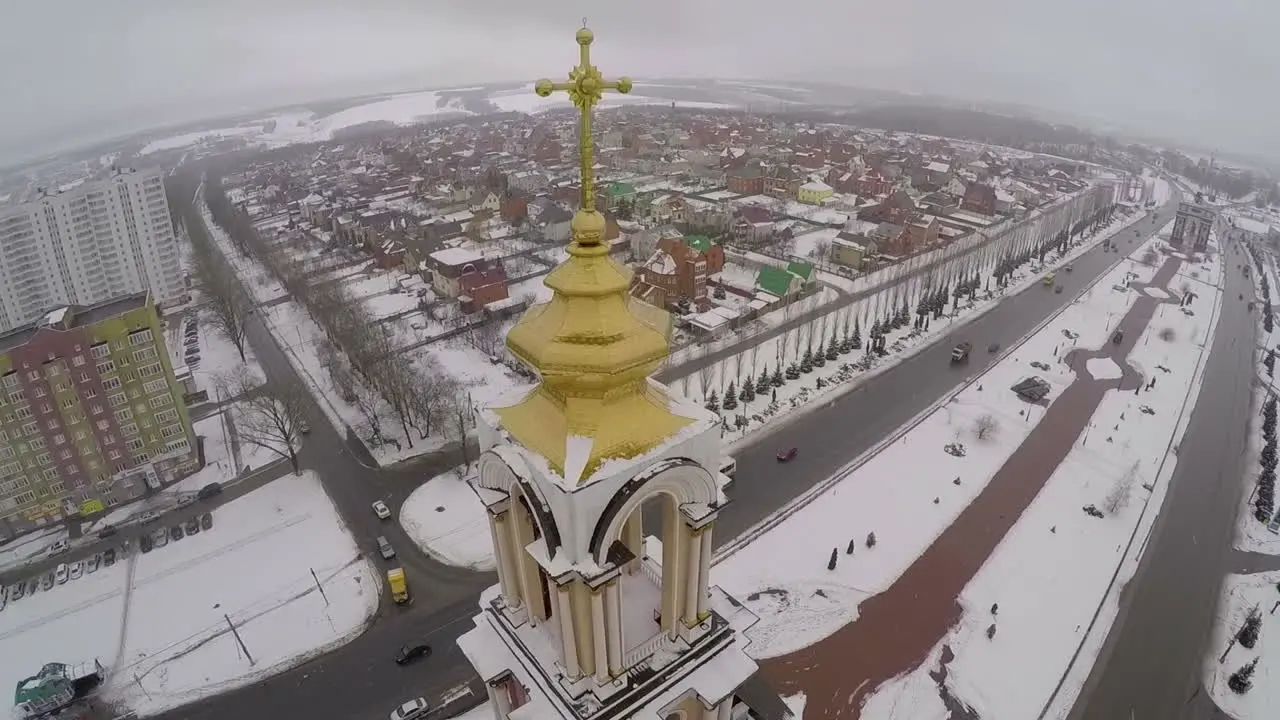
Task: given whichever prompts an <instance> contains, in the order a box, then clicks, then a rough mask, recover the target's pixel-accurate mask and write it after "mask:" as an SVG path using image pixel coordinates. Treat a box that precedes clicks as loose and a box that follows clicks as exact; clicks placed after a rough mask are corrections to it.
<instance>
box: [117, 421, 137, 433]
mask: <svg viewBox="0 0 1280 720" xmlns="http://www.w3.org/2000/svg"><path fill="white" fill-rule="evenodd" d="M120 434H122V435H130V436H132V435H137V434H138V426H137V425H136V424H134V423H128V424H127V425H122V426H120Z"/></svg>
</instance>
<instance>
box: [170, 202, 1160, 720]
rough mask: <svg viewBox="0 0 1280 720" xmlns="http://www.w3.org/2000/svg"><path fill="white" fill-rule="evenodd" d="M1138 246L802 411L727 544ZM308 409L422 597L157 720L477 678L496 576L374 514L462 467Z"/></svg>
mask: <svg viewBox="0 0 1280 720" xmlns="http://www.w3.org/2000/svg"><path fill="white" fill-rule="evenodd" d="M1172 213H1173V210H1172V206H1167V207H1165V208H1162V209H1161V213H1160V220H1159V221H1157V222H1155V223H1152V222H1151V221H1149V220H1141V221H1139V224H1138V225H1137V226H1136V227H1138V228H1140V229H1141V231H1142V237H1143V238H1145V237H1146V236H1148V235H1150V234H1151V233H1152V232H1154V231H1155V230H1157V229H1159V228H1160V227H1162V226H1163V225H1164V223H1165V222H1167V221H1168V220H1171V219H1172ZM1138 240H1139V237H1137V236H1135V235H1133V233H1132V231H1127V232H1125V233H1121V234H1120V235H1118V236H1117V241H1118V243H1119V245H1120V248H1121V252H1120V253H1118V254H1117V253H1103V252H1101V249H1100V248H1098V249H1095V250H1092V251H1090V252H1089V253H1087V254H1085V255H1084V256H1082V257H1080V258H1079V259H1078V260H1076V261H1075V262H1074V263H1073V266H1074V272H1072V273H1061V274H1059V276H1058V277H1059V278H1060V282H1061V284H1062V285H1063V286H1064V291H1063V293H1062V294H1054V293H1052V292H1049V291H1047V290H1046V289H1044V288H1042V287H1040V286H1038V285H1037V286H1033V287H1032V288H1030V289H1028V290H1026V291H1024V292H1023V293H1022V294H1021V295H1020V296H1018V298H1017V299H1016V300H1010V301H1008V302H1003V303H1001V304H1000V305H998V306H997V307H995V308H993V309H992V310H990V311H989V312H988V313H986V314H985V315H984V316H982V317H981V318H979V319H977V320H975V321H973V322H971V323H969V324H967V325H965V326H963V327H962V328H960V329H958V330H957V331H956V332H954V333H951V334H948V335H946V336H944V337H942V338H940V339H939V340H938V342H937V343H936V344H935V345H933V346H932V347H930V348H928V349H926V350H923V351H921V352H920V353H919V354H917V355H916V356H914V357H913V358H911V359H909V360H907V361H905V362H903V363H901V364H899V365H897V366H895V367H894V368H892V369H890V370H888V371H886V372H885V373H883V374H881V375H880V376H879V377H877V378H876V379H875V380H874V381H872V382H869V383H867V384H865V385H863V386H861V387H860V388H858V389H856V390H854V391H853V392H850V393H848V394H846V395H843V396H841V397H840V398H838V399H835V400H832V401H829V402H828V403H826V404H825V405H823V406H820V407H818V408H815V409H813V410H812V411H810V412H806V413H803V414H798V415H796V416H794V417H793V418H792V419H791V420H790V421H789V422H784V423H782V424H780V426H778V427H777V429H776V430H773V431H772V432H768V433H767V434H766V437H767V438H768V439H767V440H765V441H764V442H755V443H753V444H752V445H750V446H748V447H745V448H743V449H742V450H741V451H740V452H739V453H738V471H737V477H736V479H735V484H734V487H733V488H732V490H731V491H730V492H731V499H732V502H731V503H730V504H729V505H728V506H727V507H726V508H725V510H724V511H723V513H722V514H721V517H720V520H719V521H718V523H717V535H718V540H719V542H721V543H723V542H725V541H726V540H729V539H732V538H733V537H734V536H736V535H737V534H739V533H740V532H741V531H742V530H745V529H746V528H748V527H750V526H751V525H753V524H755V523H756V522H758V521H759V520H761V519H763V518H764V517H766V516H767V515H768V514H770V513H771V512H773V511H774V510H776V509H777V508H779V507H781V506H782V505H784V504H786V503H787V502H788V501H790V500H791V499H792V498H794V497H795V496H797V495H799V494H800V493H802V492H804V491H805V490H807V489H809V488H810V487H812V486H814V485H816V484H817V483H819V482H821V481H822V480H824V479H826V478H827V477H829V476H830V475H831V474H832V473H834V472H835V471H836V470H838V469H839V468H840V467H841V466H843V465H844V464H845V463H847V462H848V461H849V460H850V459H852V458H853V457H856V456H857V455H859V454H861V453H862V452H863V451H864V450H866V449H868V448H870V447H872V446H873V445H874V444H875V443H876V442H878V441H879V440H880V439H881V438H882V437H884V436H885V435H886V434H888V433H890V432H892V431H893V430H894V429H895V428H897V427H898V426H899V425H901V424H903V423H904V422H906V421H907V420H909V419H910V418H911V417H913V416H914V415H916V414H917V413H919V412H920V411H921V410H923V409H924V408H926V407H928V406H929V405H931V404H933V403H934V402H935V401H937V400H938V399H939V398H941V397H943V396H944V395H946V394H948V393H950V392H952V391H953V390H954V389H955V388H956V387H957V386H958V385H960V384H961V383H963V382H964V381H965V379H966V378H967V377H968V376H970V375H972V374H975V373H977V372H979V371H980V370H982V369H983V368H984V367H985V366H986V365H987V364H989V363H990V362H991V360H992V359H993V358H992V357H991V356H988V355H986V354H984V353H980V352H975V354H974V355H973V358H972V359H971V361H970V363H969V364H968V365H967V366H965V367H960V368H957V367H952V366H951V364H950V362H949V359H950V353H951V347H952V346H953V345H954V344H955V343H956V342H959V341H960V340H962V339H963V340H971V341H972V342H973V343H974V345H975V347H978V348H985V347H986V346H987V345H989V344H991V343H999V344H1001V345H1002V346H1008V345H1009V344H1011V343H1013V342H1015V341H1016V340H1018V339H1019V338H1021V337H1022V336H1023V335H1025V334H1026V333H1027V332H1029V331H1030V330H1031V329H1032V328H1034V327H1035V326H1036V325H1037V324H1039V323H1040V322H1041V321H1042V320H1043V319H1044V318H1045V317H1047V316H1048V315H1050V314H1051V313H1053V312H1055V311H1057V310H1058V309H1060V308H1061V307H1063V306H1064V305H1066V304H1067V303H1068V302H1069V301H1070V300H1071V298H1072V297H1073V296H1074V295H1075V291H1077V290H1078V289H1079V288H1080V287H1082V286H1083V285H1085V284H1087V283H1088V282H1090V281H1091V280H1093V279H1094V278H1095V277H1097V276H1098V275H1100V274H1102V273H1103V272H1105V271H1106V270H1107V269H1109V268H1110V267H1111V266H1112V265H1114V264H1115V263H1116V262H1118V261H1119V260H1120V259H1121V258H1123V257H1124V256H1125V254H1127V252H1129V251H1130V250H1131V249H1132V247H1134V245H1135V243H1136V242H1137V241H1138ZM249 339H250V342H251V343H252V345H253V348H254V352H255V354H256V355H257V357H258V358H259V360H260V361H261V363H262V364H263V367H264V370H265V371H266V373H267V375H268V376H269V377H279V376H287V375H289V374H292V373H293V369H292V366H290V365H289V364H288V361H287V359H286V358H285V356H284V355H283V353H282V351H281V350H280V348H279V346H278V345H277V344H276V342H275V340H274V338H272V337H271V335H270V333H269V332H267V331H266V329H265V328H264V327H263V326H262V325H261V323H260V322H258V321H257V320H256V319H255V321H254V322H252V323H251V324H250V326H249ZM309 414H310V417H309V418H308V419H309V421H310V424H311V426H312V428H313V431H312V433H311V435H310V437H309V438H308V442H307V445H306V446H305V448H304V451H303V457H302V459H303V465H304V466H305V467H312V468H316V469H318V470H320V471H321V477H322V478H323V482H324V484H325V488H326V490H327V491H328V492H329V494H330V497H332V498H333V500H334V502H335V504H336V505H337V506H338V510H339V513H340V514H341V515H342V517H343V520H344V521H345V522H346V523H347V525H348V527H349V528H350V529H351V530H352V532H353V533H354V534H355V535H356V538H357V540H358V541H359V542H360V544H361V546H362V547H363V548H365V549H366V550H367V551H368V552H370V553H371V555H372V554H373V541H374V538H376V537H377V536H378V535H382V534H385V535H387V536H388V537H389V538H390V539H391V542H392V544H393V545H395V546H396V548H397V550H398V552H400V555H401V558H400V559H401V562H402V564H403V566H404V567H405V569H406V572H407V574H408V575H409V581H410V584H411V589H412V590H413V592H414V594H415V603H414V605H413V606H411V607H409V608H396V607H394V606H390V605H389V602H388V601H386V600H384V608H383V612H382V613H381V615H380V617H379V618H378V620H377V621H376V622H375V623H374V625H373V626H372V627H371V628H370V629H369V630H368V631H367V632H365V633H364V634H363V635H362V636H361V637H359V638H357V639H356V640H354V641H353V642H351V643H349V644H348V645H346V646H344V647H343V648H341V649H339V650H337V651H335V652H332V653H329V654H326V655H324V656H321V657H319V658H317V659H315V660H312V661H310V662H308V663H305V664H303V665H302V666H300V667H298V668H295V669H293V670H290V671H288V672H286V673H283V674H281V675H278V676H275V677H272V678H269V679H267V680H264V681H262V682H259V683H256V684H254V685H252V686H248V687H245V688H241V689H239V690H234V691H231V692H228V693H225V694H222V695H218V696H215V697H212V698H209V699H208V700H205V701H203V702H201V703H199V704H198V705H194V706H191V707H188V708H180V709H178V710H174V711H172V712H169V713H165V714H163V715H161V716H159V717H161V718H164V719H165V720H179V719H183V720H206V719H207V720H212V719H213V718H219V719H220V718H225V717H236V718H240V719H241V720H257V719H258V718H261V719H262V720H274V718H277V717H280V716H281V714H282V713H285V714H287V715H288V716H290V717H294V716H296V717H343V718H349V719H350V720H363V719H364V718H368V719H369V720H374V719H375V718H379V719H380V718H385V717H386V714H387V713H388V712H389V711H390V708H391V707H394V706H395V705H396V704H398V703H399V702H402V701H403V700H404V699H407V698H409V697H414V696H418V695H422V696H425V697H426V698H427V699H428V700H432V701H438V700H439V698H440V697H441V696H442V695H444V694H446V693H447V692H449V691H450V690H451V689H453V688H455V687H457V686H458V685H460V684H465V683H467V682H470V681H474V675H473V674H472V671H471V668H470V666H469V665H468V664H467V663H466V661H465V659H464V658H463V657H462V655H461V653H460V651H458V650H457V647H456V644H455V640H456V638H457V637H458V636H459V635H460V634H462V633H463V632H466V631H467V630H468V629H470V627H471V623H470V622H469V618H470V617H472V616H473V615H474V614H475V613H476V612H477V610H478V608H477V605H476V600H475V598H476V596H477V594H478V591H479V590H480V589H482V588H484V587H487V586H489V585H491V584H493V583H494V582H496V580H495V579H494V576H493V575H491V574H481V573H473V572H468V571H465V570H458V569H454V568H448V567H445V566H442V565H440V564H439V563H435V562H434V561H431V560H430V559H429V558H426V557H424V556H422V555H420V554H418V553H416V552H415V551H413V550H412V549H411V548H412V545H411V544H410V543H409V541H408V538H407V537H405V536H404V535H403V533H402V532H400V530H399V528H398V526H396V525H395V523H390V522H387V523H384V522H379V521H378V520H377V519H376V518H375V516H374V515H373V513H372V511H371V510H370V509H369V504H370V503H371V502H372V501H373V500H375V499H379V498H381V499H384V500H386V501H387V502H388V504H389V505H390V506H392V507H396V508H398V507H399V505H400V503H401V502H402V501H403V499H404V497H406V496H407V495H408V494H409V492H411V491H412V490H413V489H414V488H415V487H417V485H418V484H420V483H421V482H422V481H423V480H424V479H425V478H428V477H430V476H431V475H433V474H435V473H437V472H440V471H441V470H443V469H445V468H447V467H449V466H451V465H452V464H453V461H454V459H452V458H449V459H440V458H433V459H431V460H428V461H426V462H424V463H421V464H419V465H415V466H410V467H397V468H391V469H384V470H370V469H368V468H365V467H364V466H362V465H360V464H359V463H358V462H356V460H355V458H354V457H353V456H352V455H351V452H350V451H349V450H348V449H347V448H346V445H345V443H344V439H343V438H342V437H341V436H340V435H338V433H337V432H336V431H335V430H334V429H333V428H332V427H331V426H330V425H329V423H328V422H326V421H325V418H324V416H323V413H322V412H321V411H320V409H319V408H318V407H315V406H312V407H310V410H309ZM790 446H795V447H797V448H799V450H800V452H799V456H798V457H797V458H796V459H795V460H793V461H792V462H790V463H788V464H786V465H778V464H777V462H776V460H775V458H774V453H775V452H776V450H777V448H779V447H790ZM866 530H867V531H871V530H874V528H867V529H866ZM861 531H862V530H859V532H861ZM414 638H423V639H426V640H427V641H428V642H430V643H431V645H432V646H433V647H434V648H435V654H433V655H432V656H431V657H429V658H427V659H426V660H424V661H423V662H421V663H419V664H418V665H414V666H410V667H408V668H400V667H397V666H396V665H394V663H393V662H392V656H393V655H394V653H395V651H396V649H397V648H399V647H400V646H401V645H402V644H405V643H407V642H409V641H410V640H411V639H414ZM282 708H287V711H283V710H282Z"/></svg>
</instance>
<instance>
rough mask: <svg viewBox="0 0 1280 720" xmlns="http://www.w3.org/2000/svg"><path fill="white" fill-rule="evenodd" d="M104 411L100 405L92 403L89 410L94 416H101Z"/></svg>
mask: <svg viewBox="0 0 1280 720" xmlns="http://www.w3.org/2000/svg"><path fill="white" fill-rule="evenodd" d="M105 409H106V408H104V407H102V406H101V405H99V404H97V403H94V404H93V406H92V407H90V408H89V411H90V412H92V413H93V414H94V415H101V414H102V411H103V410H105Z"/></svg>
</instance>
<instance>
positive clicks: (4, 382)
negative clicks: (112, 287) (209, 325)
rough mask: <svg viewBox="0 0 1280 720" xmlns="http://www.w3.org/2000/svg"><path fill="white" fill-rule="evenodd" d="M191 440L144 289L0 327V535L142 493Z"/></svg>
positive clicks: (188, 449) (187, 464)
mask: <svg viewBox="0 0 1280 720" xmlns="http://www.w3.org/2000/svg"><path fill="white" fill-rule="evenodd" d="M195 448H196V441H195V435H194V434H193V432H192V429H191V420H190V418H189V417H188V415H187V409H186V405H185V404H184V403H183V394H182V388H181V387H180V386H179V384H178V382H177V381H176V380H175V379H174V375H173V367H172V365H171V364H170V361H169V353H168V352H167V351H166V349H165V346H164V339H163V331H162V329H161V326H160V314H159V311H158V309H157V307H156V304H155V302H154V301H153V300H152V298H151V297H150V296H149V295H148V294H146V293H140V294H135V295H129V296H125V297H123V298H118V299H115V300H110V301H108V302H105V303H101V304H99V305H94V306H90V307H82V306H70V307H63V308H60V309H58V310H54V311H53V312H50V313H48V314H46V315H45V316H43V317H41V318H40V319H39V320H36V321H35V322H33V323H31V324H29V325H27V326H25V327H22V328H19V329H17V330H13V331H10V332H8V333H5V334H3V335H0V538H2V537H12V536H13V535H16V534H18V533H21V532H24V531H26V530H29V529H31V528H32V527H37V526H40V525H45V524H47V523H50V522H55V521H57V520H60V519H62V518H63V517H64V516H66V515H71V514H75V513H87V512H92V511H95V510H98V509H101V508H104V507H112V506H115V505H118V504H120V503H122V502H127V501H130V500H133V499H136V498H138V497H141V496H142V495H144V494H146V493H147V492H148V490H149V489H151V490H154V489H158V488H159V487H161V485H162V484H163V483H165V482H169V481H172V480H174V479H177V477H178V476H179V475H180V474H182V473H184V472H185V471H187V470H189V469H192V468H193V467H194V465H195V463H196V452H195Z"/></svg>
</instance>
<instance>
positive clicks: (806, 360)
mask: <svg viewBox="0 0 1280 720" xmlns="http://www.w3.org/2000/svg"><path fill="white" fill-rule="evenodd" d="M800 372H802V373H811V372H813V351H812V350H809V349H808V348H806V349H805V351H804V357H802V358H800Z"/></svg>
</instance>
